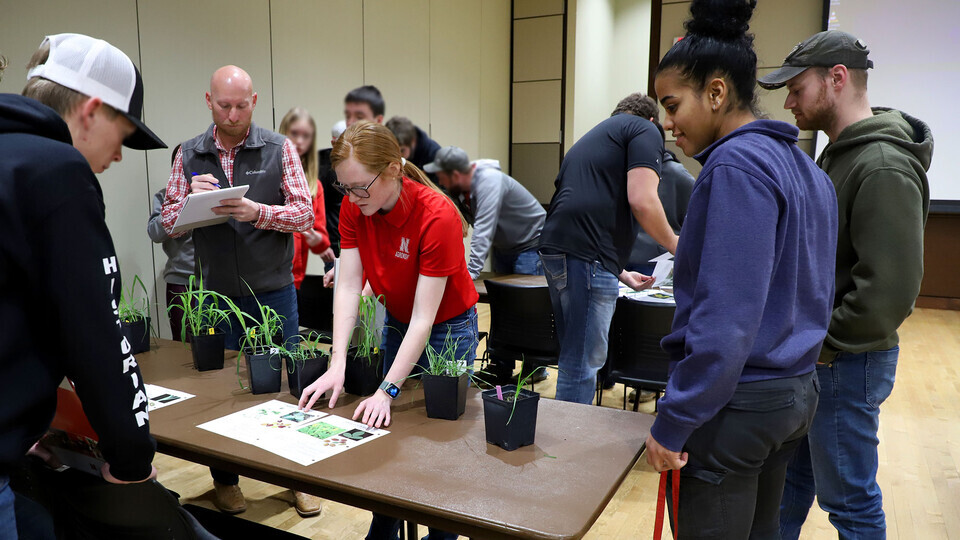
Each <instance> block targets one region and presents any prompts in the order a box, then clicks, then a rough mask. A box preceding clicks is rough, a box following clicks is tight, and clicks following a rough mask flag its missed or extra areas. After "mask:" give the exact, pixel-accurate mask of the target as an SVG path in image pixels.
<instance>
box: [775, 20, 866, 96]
mask: <svg viewBox="0 0 960 540" xmlns="http://www.w3.org/2000/svg"><path fill="white" fill-rule="evenodd" d="M868 54H870V49H868V48H867V45H866V44H865V43H864V42H863V41H862V40H859V39H857V38H856V37H854V36H852V35H850V34H848V33H846V32H841V31H840V30H827V31H826V32H820V33H819V34H814V35H813V37H810V38H808V39H807V40H806V41H803V42H802V43H800V44H799V45H797V46H796V47H794V48H793V51H791V52H790V54H788V55H787V58H786V59H785V60H784V61H783V65H782V66H781V67H780V69H778V70H776V71H774V72H772V73H768V74H767V75H764V76H763V77H760V78H759V79H757V83H759V84H760V86H762V87H763V88H766V89H767V90H774V89H777V88H781V87H782V86H784V85H785V84H787V81H789V80H790V79H792V78H794V77H796V76H797V75H799V74H801V73H803V72H804V71H805V70H806V69H807V68H809V67H814V66H821V67H833V66H835V65H837V64H842V65H844V66H846V67H847V68H849V69H869V68H872V67H873V61H872V60H869V59H868V58H867V55H868Z"/></svg>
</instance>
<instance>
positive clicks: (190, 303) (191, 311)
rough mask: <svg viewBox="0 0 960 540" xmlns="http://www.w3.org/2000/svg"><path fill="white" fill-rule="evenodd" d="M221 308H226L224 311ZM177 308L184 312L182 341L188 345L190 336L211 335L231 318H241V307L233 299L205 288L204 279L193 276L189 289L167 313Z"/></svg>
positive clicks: (175, 299) (188, 284) (174, 301)
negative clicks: (231, 316) (233, 316)
mask: <svg viewBox="0 0 960 540" xmlns="http://www.w3.org/2000/svg"><path fill="white" fill-rule="evenodd" d="M221 306H225V307H224V308H221ZM174 309H180V310H182V312H183V324H181V325H180V328H181V330H180V341H183V342H184V345H186V341H187V334H189V335H191V336H203V335H212V334H214V333H216V331H217V329H218V328H219V327H220V325H221V324H223V323H227V325H228V326H231V327H232V326H233V325H232V323H231V322H230V315H231V314H234V315H236V316H237V319H241V318H242V316H243V315H242V313H241V312H240V308H238V307H237V305H236V304H234V303H233V300H230V298H229V297H227V296H224V295H222V294H220V293H218V292H216V291H211V290H208V289H205V288H204V287H203V276H202V275H201V276H200V277H199V278H197V276H190V279H189V280H188V281H187V290H186V291H184V292H182V293H180V294H178V295H177V297H176V298H174V300H173V302H172V303H171V304H170V305H169V306H168V307H167V312H170V311H172V310H174Z"/></svg>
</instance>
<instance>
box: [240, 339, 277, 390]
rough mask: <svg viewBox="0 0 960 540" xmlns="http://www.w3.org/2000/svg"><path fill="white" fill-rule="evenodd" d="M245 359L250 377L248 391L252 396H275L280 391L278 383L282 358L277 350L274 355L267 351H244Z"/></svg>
mask: <svg viewBox="0 0 960 540" xmlns="http://www.w3.org/2000/svg"><path fill="white" fill-rule="evenodd" d="M243 356H244V358H246V359H247V375H248V376H249V377H250V391H251V392H253V393H254V394H275V393H277V392H279V391H280V381H281V379H282V376H281V374H280V371H281V370H282V369H283V358H281V356H280V352H279V349H278V350H277V352H275V353H270V352H269V351H266V352H264V351H254V352H253V353H251V351H244V353H243Z"/></svg>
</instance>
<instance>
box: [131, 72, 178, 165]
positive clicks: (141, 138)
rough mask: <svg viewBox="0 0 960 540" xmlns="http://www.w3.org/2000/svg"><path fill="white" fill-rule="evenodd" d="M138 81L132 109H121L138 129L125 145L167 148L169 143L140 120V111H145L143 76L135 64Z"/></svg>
mask: <svg viewBox="0 0 960 540" xmlns="http://www.w3.org/2000/svg"><path fill="white" fill-rule="evenodd" d="M133 71H134V74H135V75H136V82H135V83H134V87H133V95H132V96H131V97H130V110H129V111H120V114H122V115H123V116H125V117H126V118H127V120H129V121H131V122H133V125H134V126H136V127H137V131H135V132H134V133H133V135H131V136H129V137H127V138H126V140H124V141H123V145H124V146H126V147H127V148H133V149H134V150H154V149H157V148H166V147H167V145H166V144H165V143H164V142H163V141H162V140H160V137H157V134H156V133H154V132H153V131H151V130H150V128H148V127H147V126H146V124H144V123H143V122H141V121H140V113H141V112H143V77H141V76H140V70H139V69H137V66H133Z"/></svg>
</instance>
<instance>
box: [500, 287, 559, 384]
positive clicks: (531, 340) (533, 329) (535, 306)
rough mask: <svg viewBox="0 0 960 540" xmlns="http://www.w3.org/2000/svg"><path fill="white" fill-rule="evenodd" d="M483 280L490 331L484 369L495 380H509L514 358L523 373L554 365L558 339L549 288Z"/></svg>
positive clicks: (557, 352) (556, 357)
mask: <svg viewBox="0 0 960 540" xmlns="http://www.w3.org/2000/svg"><path fill="white" fill-rule="evenodd" d="M483 283H484V285H485V286H486V288H487V297H488V298H489V300H490V335H489V337H488V338H487V350H486V352H485V353H484V355H483V358H484V361H485V362H486V368H489V369H490V370H492V371H490V370H488V373H491V374H492V375H493V376H494V378H496V379H497V383H498V384H499V383H504V382H507V381H509V380H510V377H511V375H512V373H513V365H514V362H515V361H516V360H522V361H523V366H524V367H523V371H524V372H525V373H527V372H529V370H530V369H534V368H536V367H539V366H548V365H556V364H557V361H558V359H559V356H560V340H559V338H558V337H557V325H556V322H555V321H554V318H553V305H552V304H551V303H550V291H549V289H547V287H523V286H518V285H509V284H506V283H500V282H497V281H491V280H484V281H483ZM531 366H532V367H531ZM491 382H492V381H491Z"/></svg>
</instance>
